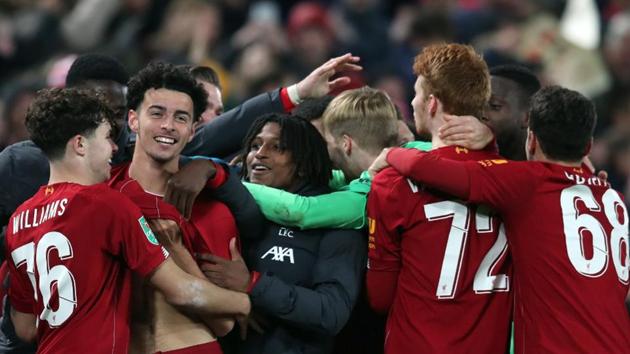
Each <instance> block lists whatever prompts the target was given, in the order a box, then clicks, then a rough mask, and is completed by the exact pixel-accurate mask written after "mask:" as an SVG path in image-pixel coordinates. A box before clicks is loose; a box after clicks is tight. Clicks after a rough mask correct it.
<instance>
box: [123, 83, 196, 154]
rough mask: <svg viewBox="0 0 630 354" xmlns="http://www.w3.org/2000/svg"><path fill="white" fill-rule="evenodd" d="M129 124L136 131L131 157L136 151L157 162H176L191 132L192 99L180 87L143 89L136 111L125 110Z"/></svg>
mask: <svg viewBox="0 0 630 354" xmlns="http://www.w3.org/2000/svg"><path fill="white" fill-rule="evenodd" d="M129 127H130V128H131V130H132V131H134V132H135V133H137V134H138V137H137V139H136V148H135V149H136V150H135V152H134V159H135V158H136V152H139V153H140V155H146V156H148V157H149V158H150V159H152V160H153V161H155V162H158V163H161V164H165V163H169V162H171V163H176V162H177V161H178V160H179V154H180V153H181V151H182V150H183V149H184V146H186V144H187V143H188V142H189V141H190V140H192V137H193V134H194V127H193V101H192V99H191V98H190V96H188V95H187V94H185V93H183V92H180V91H173V90H169V89H165V88H160V89H150V90H147V91H146V92H145V94H144V100H143V101H142V103H141V104H140V106H139V107H138V111H135V110H130V111H129Z"/></svg>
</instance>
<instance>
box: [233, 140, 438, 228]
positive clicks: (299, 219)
mask: <svg viewBox="0 0 630 354" xmlns="http://www.w3.org/2000/svg"><path fill="white" fill-rule="evenodd" d="M403 147H405V148H413V149H418V150H423V151H429V150H431V143H429V142H424V141H411V142H408V143H406V144H405V145H403ZM243 184H244V185H245V187H247V189H248V190H249V192H250V193H251V194H252V195H253V196H254V199H255V200H256V203H258V205H259V206H260V209H261V211H262V213H263V214H264V215H265V217H266V218H267V219H269V220H271V221H273V222H275V223H278V224H281V225H287V226H296V227H299V228H300V229H316V228H340V229H360V228H363V226H364V225H365V220H366V217H365V208H366V204H367V194H368V192H369V191H370V185H371V184H372V178H371V177H370V175H369V174H368V173H367V171H363V173H361V176H360V177H359V178H358V179H355V180H354V181H352V182H350V184H347V182H346V178H345V176H344V175H343V172H342V171H339V170H334V171H333V176H332V178H331V180H330V182H329V186H330V188H331V189H332V190H333V191H334V192H332V193H329V194H322V195H318V196H314V197H304V196H300V195H297V194H293V193H289V192H286V191H283V190H281V189H276V188H272V187H267V186H263V185H260V184H253V183H248V182H243Z"/></svg>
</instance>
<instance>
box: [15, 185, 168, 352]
mask: <svg viewBox="0 0 630 354" xmlns="http://www.w3.org/2000/svg"><path fill="white" fill-rule="evenodd" d="M6 244H7V260H8V263H9V267H10V272H11V286H10V289H9V297H10V301H11V304H12V305H13V306H14V307H15V309H16V310H18V311H20V312H25V313H33V314H35V315H36V316H38V317H39V320H38V338H39V340H38V342H39V344H38V352H39V353H105V352H107V353H127V349H128V345H129V306H130V297H131V272H130V269H131V270H133V271H135V272H137V273H138V274H140V275H141V276H146V275H148V274H150V273H151V272H152V271H153V270H155V269H156V268H157V267H158V266H159V265H161V264H162V262H164V260H165V259H166V258H167V257H168V253H167V252H166V250H164V249H163V248H162V247H161V246H159V244H158V242H157V240H156V239H155V237H154V235H153V233H151V230H150V229H149V227H148V225H147V223H146V221H145V219H144V217H143V216H142V214H141V213H140V210H139V209H138V207H136V206H135V205H134V204H133V203H132V202H131V201H130V200H129V199H127V198H126V197H125V196H123V195H122V194H120V193H118V192H115V191H113V190H111V189H110V188H109V187H107V186H106V185H105V184H98V185H93V186H82V185H78V184H73V183H58V184H53V185H49V186H44V187H41V188H40V190H39V191H38V192H37V193H36V194H35V195H34V196H33V197H32V198H31V199H29V200H27V201H26V202H25V203H24V204H22V205H21V206H20V207H19V208H18V209H17V210H16V211H15V213H14V214H13V216H12V217H11V219H10V220H9V225H8V227H7V237H6Z"/></svg>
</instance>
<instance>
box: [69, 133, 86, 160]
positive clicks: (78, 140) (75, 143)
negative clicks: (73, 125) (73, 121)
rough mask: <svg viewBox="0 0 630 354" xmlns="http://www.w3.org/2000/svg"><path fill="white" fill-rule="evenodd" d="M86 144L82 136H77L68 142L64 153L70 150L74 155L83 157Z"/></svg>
mask: <svg viewBox="0 0 630 354" xmlns="http://www.w3.org/2000/svg"><path fill="white" fill-rule="evenodd" d="M87 144H88V142H87V139H86V138H85V137H84V136H83V135H81V134H77V135H75V136H73V137H72V138H70V140H68V144H67V145H66V151H68V149H70V150H71V151H72V152H73V153H74V154H76V155H79V156H85V153H86V151H87Z"/></svg>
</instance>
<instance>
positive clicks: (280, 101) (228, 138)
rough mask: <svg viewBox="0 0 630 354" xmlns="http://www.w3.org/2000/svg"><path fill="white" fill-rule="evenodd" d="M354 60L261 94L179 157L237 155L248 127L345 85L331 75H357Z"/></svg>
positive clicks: (206, 129) (343, 59) (202, 133)
mask: <svg viewBox="0 0 630 354" xmlns="http://www.w3.org/2000/svg"><path fill="white" fill-rule="evenodd" d="M358 61H359V58H358V57H355V56H352V55H351V54H345V55H342V56H339V57H336V58H332V59H330V60H328V61H327V62H326V63H324V64H322V65H321V66H319V67H318V68H316V69H315V70H313V72H311V73H310V74H309V75H308V76H306V77H305V78H304V79H302V80H301V81H300V82H298V83H297V84H295V85H291V86H289V87H288V88H282V89H279V90H275V91H272V92H268V93H263V94H261V95H258V96H256V97H254V98H251V99H249V100H247V101H245V102H244V103H243V104H241V105H239V106H237V107H236V108H234V109H231V110H229V111H227V112H225V113H223V114H222V115H220V116H219V117H217V118H216V119H213V120H212V121H210V122H209V123H207V124H204V125H203V126H201V127H200V128H199V129H197V132H196V133H195V137H194V138H193V140H192V141H191V142H190V143H189V144H188V145H187V146H186V148H185V149H184V151H183V152H182V154H183V155H189V156H192V155H204V156H213V157H226V156H228V155H231V154H233V153H234V152H236V151H238V149H239V148H240V147H241V146H240V145H241V142H242V141H243V138H244V137H245V134H246V133H247V130H248V129H249V127H250V126H251V125H252V123H253V122H254V121H255V120H256V119H257V118H258V117H260V116H261V115H263V114H265V113H272V112H285V111H290V110H291V109H292V108H293V107H294V106H295V105H297V104H299V103H300V102H299V101H300V100H301V99H304V98H310V97H322V96H325V95H327V94H328V93H330V92H331V91H333V90H335V89H338V88H340V87H343V86H345V85H347V84H348V83H349V82H350V79H349V78H348V77H340V78H335V79H331V78H332V76H333V75H334V74H335V73H338V72H340V71H345V70H352V71H358V70H361V69H362V68H361V67H360V66H359V65H356V63H357V62H358Z"/></svg>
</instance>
